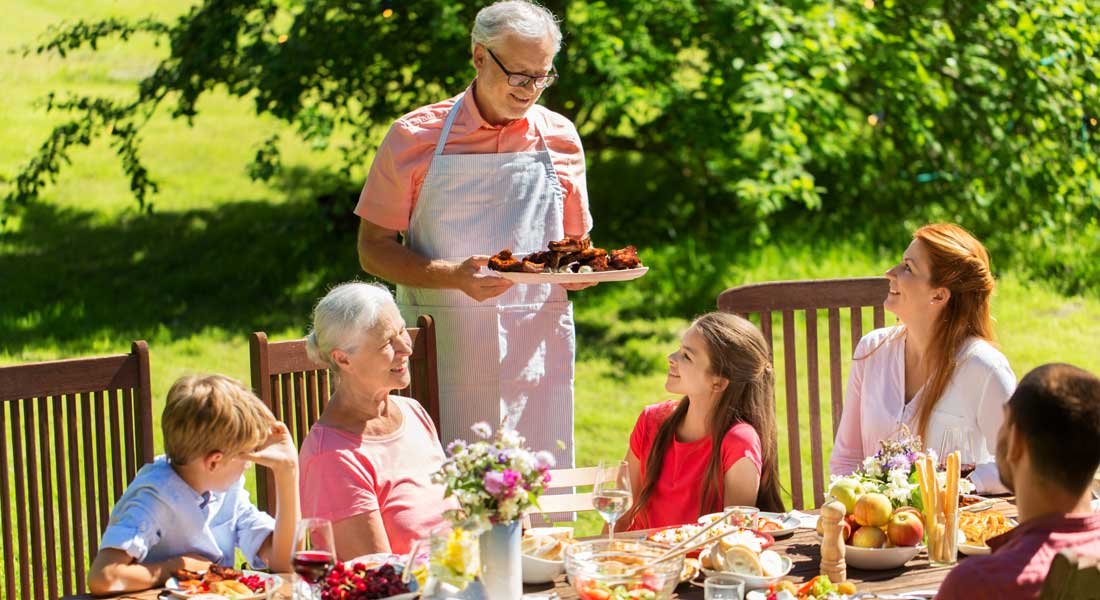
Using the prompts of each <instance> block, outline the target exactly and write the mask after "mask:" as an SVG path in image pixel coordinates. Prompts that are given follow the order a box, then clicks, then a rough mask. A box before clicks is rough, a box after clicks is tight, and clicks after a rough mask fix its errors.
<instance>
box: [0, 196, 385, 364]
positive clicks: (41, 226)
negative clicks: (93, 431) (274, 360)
mask: <svg viewBox="0 0 1100 600" xmlns="http://www.w3.org/2000/svg"><path fill="white" fill-rule="evenodd" d="M288 195H289V192H288ZM351 218H352V219H354V218H355V217H354V215H351ZM4 236H5V238H4V244H5V245H6V246H7V247H8V248H10V249H11V251H9V252H5V253H3V254H2V255H0V290H2V291H0V350H2V351H5V352H8V353H17V352H18V351H19V350H20V349H21V348H24V347H27V346H30V345H34V346H40V345H43V344H46V343H50V342H52V343H54V344H57V345H59V346H62V347H64V348H65V349H66V350H69V351H74V352H78V351H81V350H87V349H89V348H90V347H91V345H92V344H93V343H94V342H95V341H96V340H97V339H103V338H108V339H111V338H114V339H118V338H122V339H138V338H147V339H148V338H152V337H154V336H155V335H156V336H159V335H164V334H167V335H169V336H172V337H177V336H188V335H191V334H193V333H195V332H198V331H200V330H202V329H204V328H208V327H217V328H222V329H224V330H226V331H228V332H230V333H232V334H247V333H248V332H251V331H254V330H258V329H260V330H279V329H285V328H288V327H293V328H300V329H302V330H303V331H304V329H305V327H306V325H307V323H308V319H309V313H310V309H311V307H312V304H313V303H314V302H315V301H316V299H317V298H318V297H320V296H321V295H323V293H324V291H325V290H327V289H328V288H329V287H330V286H331V285H333V284H335V283H338V282H341V281H346V280H350V279H353V278H357V277H358V278H365V277H366V275H365V274H363V273H362V272H361V271H360V269H359V264H358V259H357V257H356V252H355V232H354V228H350V230H349V229H348V228H346V227H344V226H338V227H334V226H333V225H332V221H331V220H329V219H328V218H326V216H325V214H324V210H323V209H322V208H320V207H319V206H318V205H317V204H315V203H307V202H301V201H296V202H289V203H284V204H275V203H271V202H267V201H259V200H257V201H243V202H233V203H226V204H223V205H221V206H219V207H217V208H214V209H202V210H189V211H183V212H160V213H156V214H152V215H140V216H138V215H135V216H128V217H124V218H122V219H120V220H118V221H115V222H110V223H104V222H103V221H102V217H101V216H99V215H98V214H97V213H94V212H91V211H81V210H74V209H68V208H65V209H62V208H58V207H56V206H51V205H47V204H36V205H32V206H29V207H27V209H26V211H25V213H24V215H23V222H22V226H21V227H20V228H19V230H18V231H13V232H7V233H5V234H4Z"/></svg>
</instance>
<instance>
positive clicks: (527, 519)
mask: <svg viewBox="0 0 1100 600" xmlns="http://www.w3.org/2000/svg"><path fill="white" fill-rule="evenodd" d="M614 468H615V467H609V468H607V469H605V471H608V472H610V471H611V470H612V469H614ZM599 472H600V468H599V467H578V468H576V469H551V470H550V485H549V486H548V487H547V492H550V493H547V494H543V495H542V496H540V497H539V508H538V509H537V510H534V511H532V512H529V513H528V514H527V515H525V516H524V528H527V527H531V526H534V527H540V526H542V525H545V524H546V522H547V521H546V519H544V518H543V516H542V515H546V514H551V513H573V512H579V511H585V510H595V509H594V508H593V506H592V492H576V491H574V488H577V487H583V486H588V487H591V486H594V485H596V475H597V474H598V473H599ZM611 476H613V475H611ZM567 490H568V492H567V493H566V491H567ZM555 492H561V493H555Z"/></svg>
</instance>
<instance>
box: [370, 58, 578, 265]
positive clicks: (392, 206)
mask: <svg viewBox="0 0 1100 600" xmlns="http://www.w3.org/2000/svg"><path fill="white" fill-rule="evenodd" d="M476 84H477V81H476V80H475V81H474V82H473V83H471V84H470V87H468V88H467V89H466V92H465V93H466V97H465V100H463V102H462V106H461V107H459V112H458V115H457V116H456V117H455V121H454V124H453V125H452V126H451V132H450V134H449V135H448V136H447V145H446V147H444V149H443V153H444V154H496V153H505V152H530V151H533V150H541V149H542V143H541V141H540V140H539V134H538V132H539V130H541V131H542V136H543V138H544V139H545V140H546V148H547V150H549V152H550V158H551V160H552V161H553V163H554V170H555V172H556V173H557V176H558V181H559V182H561V187H562V197H563V199H564V206H563V213H564V215H565V218H564V221H565V234H566V235H569V236H575V237H579V236H583V235H584V234H586V233H588V231H589V230H590V229H592V215H591V214H589V211H588V187H587V184H586V183H585V167H584V150H583V149H582V148H581V138H580V135H579V134H577V129H576V128H575V127H574V126H573V123H572V122H570V121H569V119H567V118H565V117H563V116H562V115H559V114H558V113H555V112H553V111H551V110H550V109H548V108H546V107H544V106H540V105H538V104H536V105H534V106H532V107H531V109H530V110H528V111H527V115H526V117H524V118H522V119H518V120H515V121H512V122H510V123H507V124H504V125H490V124H489V123H487V122H486V121H485V119H484V118H483V117H482V116H481V112H480V111H478V108H477V102H476V101H475V100H474V86H475V85H476ZM457 98H458V96H455V97H454V98H450V99H448V100H444V101H442V102H439V103H436V104H432V105H429V106H424V107H421V108H418V109H416V110H414V111H413V112H411V113H409V114H407V115H405V116H403V117H401V118H400V119H398V120H397V121H396V122H394V124H393V125H392V126H390V130H389V133H387V134H386V137H385V139H383V140H382V145H381V146H380V147H379V148H378V153H377V154H376V155H375V157H374V162H373V163H372V164H371V168H370V173H369V174H368V175H367V182H366V184H365V185H364V186H363V191H362V193H361V194H360V195H359V204H358V205H357V206H356V207H355V214H357V215H359V216H360V217H362V218H364V219H366V220H368V221H370V222H371V223H374V224H375V225H378V226H379V227H384V228H386V229H392V230H394V231H406V230H407V229H408V228H409V219H410V217H411V216H412V211H413V208H414V207H415V205H416V200H417V198H418V197H419V196H420V187H421V186H422V185H423V184H424V177H425V176H426V175H427V174H428V165H430V164H431V162H432V154H433V152H435V146H436V143H438V142H439V136H440V134H441V133H442V131H443V122H444V121H445V120H446V119H447V114H448V113H449V112H450V111H451V107H452V106H454V104H455V100H457ZM536 126H537V127H538V129H536ZM494 251H495V249H494Z"/></svg>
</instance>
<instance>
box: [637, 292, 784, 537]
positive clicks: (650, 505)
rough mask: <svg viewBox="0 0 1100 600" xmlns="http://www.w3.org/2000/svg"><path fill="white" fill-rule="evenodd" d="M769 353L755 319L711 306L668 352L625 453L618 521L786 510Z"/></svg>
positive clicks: (660, 521)
mask: <svg viewBox="0 0 1100 600" xmlns="http://www.w3.org/2000/svg"><path fill="white" fill-rule="evenodd" d="M774 385H775V382H774V379H773V377H772V368H771V362H770V360H769V358H768V345H767V342H765V341H764V336H763V335H761V334H760V331H759V330H758V329H757V328H756V327H755V326H753V324H752V323H750V322H748V321H746V320H745V319H742V318H741V317H738V316H736V315H732V314H728V313H709V314H706V315H703V316H701V317H699V318H698V319H696V320H695V322H694V323H692V324H691V327H690V328H688V330H687V331H686V332H685V333H684V336H683V339H682V340H681V343H680V348H679V349H678V350H676V351H675V352H673V353H672V354H670V355H669V357H668V379H667V381H666V382H665V389H666V390H668V391H670V392H672V393H674V394H683V397H682V398H680V399H679V400H670V401H668V402H662V403H659V404H653V405H651V406H647V407H646V408H645V410H643V411H642V414H641V415H640V416H639V417H638V421H637V423H636V424H635V425H634V431H633V433H631V434H630V450H629V451H628V452H627V455H626V460H627V465H628V467H629V469H630V479H631V489H632V490H633V491H634V503H633V506H632V507H631V510H630V512H629V513H628V514H627V516H626V517H624V518H623V519H620V521H619V522H620V523H622V524H624V525H623V526H624V528H628V529H644V528H650V527H664V526H669V525H682V524H684V523H694V522H695V521H696V520H697V519H698V518H699V517H700V516H702V515H704V514H707V513H711V512H716V511H720V510H722V507H723V506H729V505H755V506H759V507H760V508H761V509H762V510H766V511H782V510H783V501H782V500H781V499H780V495H779V494H780V492H779V474H778V468H777V466H776V465H777V462H776V460H777V459H776V450H775V447H776V444H775V435H776V434H775V402H774V398H773V388H774Z"/></svg>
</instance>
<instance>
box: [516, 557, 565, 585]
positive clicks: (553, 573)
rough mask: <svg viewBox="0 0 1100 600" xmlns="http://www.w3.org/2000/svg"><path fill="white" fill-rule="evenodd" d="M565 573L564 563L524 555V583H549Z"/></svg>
mask: <svg viewBox="0 0 1100 600" xmlns="http://www.w3.org/2000/svg"><path fill="white" fill-rule="evenodd" d="M564 572H565V562H564V561H560V560H546V559H542V558H536V557H534V556H528V555H526V554H524V555H523V583H547V582H550V581H553V580H554V578H555V577H557V576H558V575H561V574H562V573H564Z"/></svg>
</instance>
